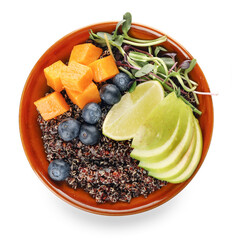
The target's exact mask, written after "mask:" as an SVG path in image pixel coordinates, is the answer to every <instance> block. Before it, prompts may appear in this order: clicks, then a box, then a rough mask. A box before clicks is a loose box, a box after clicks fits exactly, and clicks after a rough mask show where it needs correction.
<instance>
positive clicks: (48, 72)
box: [44, 60, 67, 92]
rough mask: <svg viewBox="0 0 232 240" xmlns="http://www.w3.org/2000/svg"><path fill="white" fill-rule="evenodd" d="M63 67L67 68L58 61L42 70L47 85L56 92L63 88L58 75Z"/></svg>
mask: <svg viewBox="0 0 232 240" xmlns="http://www.w3.org/2000/svg"><path fill="white" fill-rule="evenodd" d="M65 67H67V66H66V65H65V64H64V63H63V62H62V61H60V60H59V61H57V62H55V63H53V64H52V65H50V66H48V67H46V68H45V69H44V75H45V77H46V79H47V85H48V86H50V87H51V88H53V89H54V90H55V91H56V92H60V91H62V90H63V89H64V86H63V84H62V83H61V79H60V74H61V71H62V69H63V68H65Z"/></svg>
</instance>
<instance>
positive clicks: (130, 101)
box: [102, 81, 164, 141]
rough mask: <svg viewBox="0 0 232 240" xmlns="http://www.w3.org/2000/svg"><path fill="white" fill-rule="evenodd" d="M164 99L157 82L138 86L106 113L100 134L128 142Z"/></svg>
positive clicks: (161, 89)
mask: <svg viewBox="0 0 232 240" xmlns="http://www.w3.org/2000/svg"><path fill="white" fill-rule="evenodd" d="M163 99H164V89H163V87H162V85H161V84H160V83H159V82H157V81H148V82H145V83H141V84H139V85H138V86H137V87H136V89H135V91H134V92H132V93H129V92H128V93H126V94H125V95H124V96H123V97H122V98H121V100H120V102H119V103H117V104H115V105H114V106H113V107H112V108H111V110H110V111H109V112H108V114H107V116H106V118H105V120H104V123H103V126H102V132H103V134H104V135H105V136H107V137H109V138H111V139H113V140H116V141H122V140H129V139H131V138H133V137H134V135H135V133H136V132H137V130H138V128H139V127H140V126H141V125H142V124H143V123H144V121H145V120H146V119H147V117H148V115H149V114H150V113H151V111H152V110H153V109H154V108H155V107H156V106H157V105H158V103H160V102H161V101H162V100H163Z"/></svg>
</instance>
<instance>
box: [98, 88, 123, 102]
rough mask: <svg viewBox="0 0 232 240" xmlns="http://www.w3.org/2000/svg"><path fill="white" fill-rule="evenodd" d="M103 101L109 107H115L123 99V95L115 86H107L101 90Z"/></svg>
mask: <svg viewBox="0 0 232 240" xmlns="http://www.w3.org/2000/svg"><path fill="white" fill-rule="evenodd" d="M100 96H101V99H102V100H103V101H104V102H106V103H107V104H109V105H114V104H115V103H117V102H119V101H120V99H121V93H120V90H119V89H118V87H117V86H115V85H114V84H105V85H103V86H102V87H101V89H100Z"/></svg>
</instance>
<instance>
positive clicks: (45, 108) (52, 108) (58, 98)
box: [34, 92, 69, 121]
mask: <svg viewBox="0 0 232 240" xmlns="http://www.w3.org/2000/svg"><path fill="white" fill-rule="evenodd" d="M34 104H35V106H36V107H37V109H38V111H39V112H40V114H41V115H42V117H43V119H44V120H45V121H47V120H49V119H52V118H54V117H57V116H59V115H61V114H63V113H64V112H67V111H68V110H69V105H68V104H67V103H66V101H65V99H64V98H63V96H62V95H61V93H59V92H53V93H51V94H49V95H47V96H45V97H43V98H40V99H39V100H37V101H35V102H34Z"/></svg>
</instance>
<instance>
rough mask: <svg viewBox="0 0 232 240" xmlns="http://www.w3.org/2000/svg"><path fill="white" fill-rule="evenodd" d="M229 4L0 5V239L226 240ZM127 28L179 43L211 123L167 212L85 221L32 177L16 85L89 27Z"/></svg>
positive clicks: (230, 162)
mask: <svg viewBox="0 0 232 240" xmlns="http://www.w3.org/2000/svg"><path fill="white" fill-rule="evenodd" d="M230 2H231V1H230V0H227V1H226V0H220V1H214V0H211V1H203V0H201V1H198V0H195V1H180V0H179V1H178V0H175V1H174V0H165V1H160V0H159V1H155V0H146V1H142V0H137V1H129V0H123V1H121V0H117V1H109V0H108V1H107V0H102V1H100V0H94V1H91V0H87V1H78V0H76V1H68V0H66V1H64V0H62V1H59V0H56V1H49V0H47V1H42V0H41V1H24V0H21V1H9V0H8V1H1V3H0V33H1V34H0V35H1V37H0V43H1V44H0V69H1V73H0V81H1V93H0V97H1V101H0V104H1V109H0V110H1V111H0V113H1V118H0V121H1V124H0V130H1V131H0V137H1V144H0V146H1V165H0V169H1V170H0V178H1V197H0V201H1V204H0V208H1V209H0V217H1V225H0V238H1V239H24V240H27V239H57V240H58V239H71V238H72V239H95V240H98V239H106V238H109V239H112V240H114V239H117V240H118V239H132V238H133V239H143V240H145V239H178V240H179V239H188V240H191V239H232V232H231V214H232V197H231V192H232V187H231V176H232V156H231V149H232V141H231V135H232V131H231V130H232V127H231V125H232V118H231V114H230V112H231V109H232V107H231V104H232V102H231V97H230V96H231V91H232V61H231V59H232V50H231V44H232V14H231V7H230V6H229V3H230ZM127 11H130V12H131V13H132V17H133V21H134V22H136V23H141V24H145V25H148V26H151V27H154V28H157V29H159V30H161V31H162V32H164V33H166V34H168V35H169V36H171V37H173V38H174V39H176V40H177V41H178V42H180V43H181V44H182V45H183V46H184V47H185V48H186V49H187V50H188V51H189V52H190V53H191V54H192V55H193V56H194V57H195V58H196V59H197V60H198V63H199V65H200V66H201V68H202V69H203V72H204V73H205V75H206V78H207V80H208V83H209V85H210V88H211V91H212V92H214V93H219V95H218V96H217V97H214V98H213V102H214V112H215V124H214V133H213V138H212V142H211V146H210V149H209V152H208V155H207V157H206V159H205V162H204V164H203V165H202V167H201V169H200V171H199V172H198V173H197V175H196V177H195V178H194V179H193V180H192V181H191V183H190V184H189V185H188V186H187V187H186V188H185V189H184V190H183V191H182V192H181V193H180V194H178V195H177V196H176V197H175V198H173V199H172V200H170V201H169V202H167V203H165V204H164V205H162V206H160V207H158V208H156V209H153V210H150V211H148V212H145V213H141V214H138V215H132V216H126V217H107V216H98V215H94V214H90V213H86V212H84V211H82V210H79V209H76V208H74V207H72V206H70V205H68V204H67V203H65V202H63V201H62V200H60V199H59V198H57V197H56V196H55V195H54V194H53V193H52V192H50V191H49V190H48V189H47V188H46V187H45V186H44V184H42V182H41V181H40V180H39V179H38V178H37V176H36V175H35V174H34V172H33V171H32V169H31V167H30V165H29V163H28V161H27V159H26V157H25V154H24V152H23V149H22V146H21V141H20V137H19V128H18V109H19V101H20V96H21V93H22V90H23V86H24V84H25V81H26V79H27V76H28V75H29V73H30V71H31V69H32V67H33V66H34V64H35V63H36V61H37V60H38V59H39V57H40V56H41V55H42V54H43V53H44V52H45V51H46V50H47V48H49V47H50V46H51V45H52V44H53V43H54V42H56V41H57V40H58V39H60V38H61V37H63V36H64V35H66V34H68V33H69V32H71V31H73V30H76V29H78V28H81V27H84V26H86V25H89V24H93V23H96V22H103V21H119V20H121V18H122V15H123V14H124V13H125V12H127Z"/></svg>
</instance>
